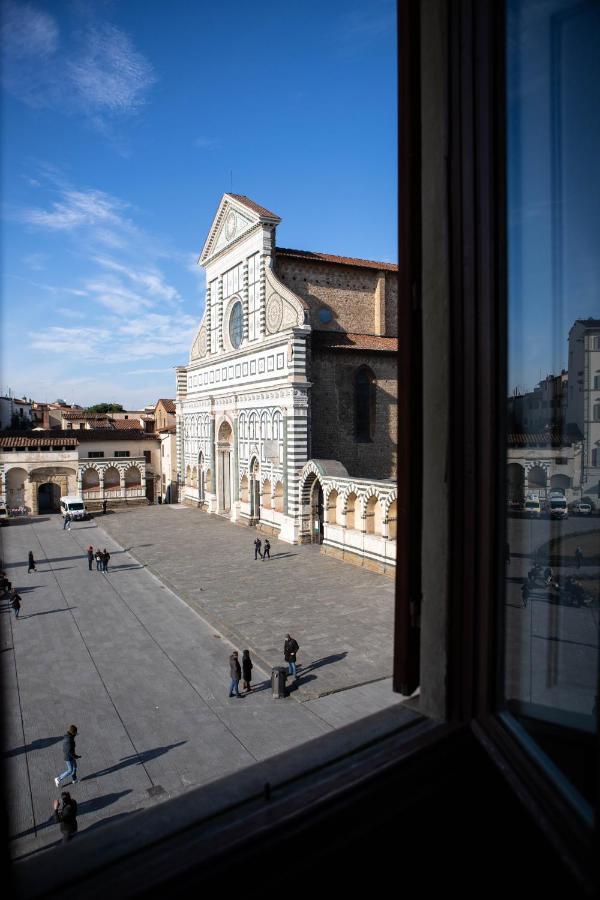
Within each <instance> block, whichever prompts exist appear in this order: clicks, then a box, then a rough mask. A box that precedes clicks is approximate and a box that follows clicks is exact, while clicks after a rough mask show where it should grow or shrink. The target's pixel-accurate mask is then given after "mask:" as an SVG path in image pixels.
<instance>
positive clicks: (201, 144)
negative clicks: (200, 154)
mask: <svg viewBox="0 0 600 900" xmlns="http://www.w3.org/2000/svg"><path fill="white" fill-rule="evenodd" d="M220 146H221V141H219V140H217V138H210V137H197V138H196V139H195V140H194V147H197V148H198V150H218V148H219V147H220Z"/></svg>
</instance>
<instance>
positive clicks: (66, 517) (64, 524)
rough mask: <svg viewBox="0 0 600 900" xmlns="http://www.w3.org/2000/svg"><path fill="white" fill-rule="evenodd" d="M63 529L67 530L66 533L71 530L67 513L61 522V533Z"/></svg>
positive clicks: (69, 517)
mask: <svg viewBox="0 0 600 900" xmlns="http://www.w3.org/2000/svg"><path fill="white" fill-rule="evenodd" d="M65 528H66V529H67V531H70V530H71V516H70V514H69V513H67V514H66V516H65V518H64V520H63V531H64V530H65Z"/></svg>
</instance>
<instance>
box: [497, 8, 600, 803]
mask: <svg viewBox="0 0 600 900" xmlns="http://www.w3.org/2000/svg"><path fill="white" fill-rule="evenodd" d="M507 23H508V24H507V27H508V34H507V53H508V60H507V63H508V65H507V72H508V84H507V91H508V120H507V126H508V127H507V136H508V140H507V153H508V288H509V321H508V329H509V384H508V394H509V399H508V432H509V433H508V440H507V479H506V484H507V497H506V503H507V515H508V518H507V546H506V602H505V605H504V685H503V688H504V696H503V698H502V699H503V702H504V704H505V706H506V708H507V709H508V711H509V712H511V713H513V714H514V715H515V716H516V717H517V718H518V720H519V722H520V724H521V725H522V726H523V727H524V728H525V729H526V730H527V732H529V734H530V735H532V736H533V737H534V738H535V741H536V742H537V745H538V747H539V748H540V749H541V750H542V751H543V754H544V758H545V759H546V761H547V762H551V763H553V764H554V765H555V766H557V767H558V769H559V770H562V772H563V774H565V775H566V776H567V778H568V780H569V783H570V790H572V789H573V788H574V789H575V794H574V796H575V797H576V799H577V800H578V801H579V807H580V809H582V810H584V811H585V810H586V809H587V810H588V811H589V805H593V804H594V803H595V801H596V796H597V781H596V772H597V765H588V760H593V759H594V758H595V732H596V726H597V714H598V619H599V616H600V607H599V585H600V540H599V525H600V518H599V514H600V493H599V491H600V468H599V467H598V462H599V459H598V453H597V448H598V446H600V414H598V415H597V410H598V409H600V406H598V401H599V400H600V397H599V396H598V393H597V387H596V381H595V376H596V373H597V372H600V300H599V298H600V253H599V252H598V240H599V238H598V236H599V235H600V191H599V188H598V185H599V184H600V179H599V178H598V161H599V160H600V116H599V114H598V111H599V110H600V54H599V53H598V47H599V46H600V4H599V3H597V2H588V3H582V2H580V0H545V2H540V0H511V2H509V3H508V18H507Z"/></svg>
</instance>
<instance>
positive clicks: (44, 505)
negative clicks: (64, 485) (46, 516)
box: [38, 481, 60, 513]
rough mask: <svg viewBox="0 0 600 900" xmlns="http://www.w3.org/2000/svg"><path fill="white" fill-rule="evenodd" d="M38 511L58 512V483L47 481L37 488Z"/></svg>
mask: <svg viewBox="0 0 600 900" xmlns="http://www.w3.org/2000/svg"><path fill="white" fill-rule="evenodd" d="M38 511H39V512H40V513H55V512H60V485H58V484H52V483H51V482H49V481H47V482H46V483H45V484H40V486H39V488H38Z"/></svg>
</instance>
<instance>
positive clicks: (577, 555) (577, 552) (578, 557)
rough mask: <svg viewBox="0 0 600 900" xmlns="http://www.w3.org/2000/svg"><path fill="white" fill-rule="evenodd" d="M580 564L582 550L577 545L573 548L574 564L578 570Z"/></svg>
mask: <svg viewBox="0 0 600 900" xmlns="http://www.w3.org/2000/svg"><path fill="white" fill-rule="evenodd" d="M582 562H583V550H582V549H581V547H580V546H579V545H577V547H576V548H575V563H576V565H577V568H578V569H580V568H581V563H582Z"/></svg>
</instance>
